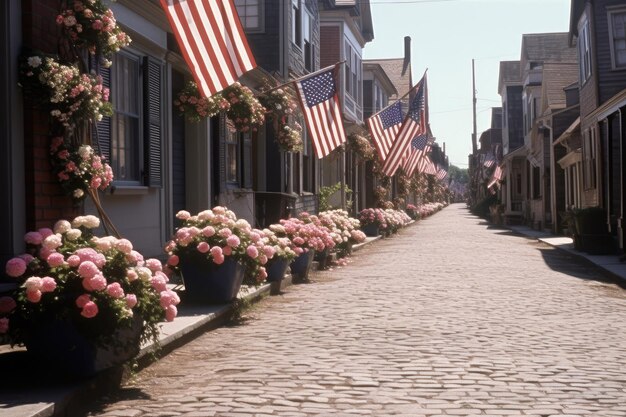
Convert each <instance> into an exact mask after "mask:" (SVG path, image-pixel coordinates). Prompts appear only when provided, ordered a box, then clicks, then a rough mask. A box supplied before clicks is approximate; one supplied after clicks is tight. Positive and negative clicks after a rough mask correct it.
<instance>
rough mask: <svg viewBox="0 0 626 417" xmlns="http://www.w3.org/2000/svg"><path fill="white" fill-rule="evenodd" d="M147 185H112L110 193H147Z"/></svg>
mask: <svg viewBox="0 0 626 417" xmlns="http://www.w3.org/2000/svg"><path fill="white" fill-rule="evenodd" d="M149 190H150V188H149V187H146V186H145V185H113V186H111V191H110V193H111V195H145V194H148V191H149Z"/></svg>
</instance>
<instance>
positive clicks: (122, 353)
mask: <svg viewBox="0 0 626 417" xmlns="http://www.w3.org/2000/svg"><path fill="white" fill-rule="evenodd" d="M99 225H100V221H99V219H98V218H97V217H95V216H79V217H76V218H75V219H74V220H73V221H72V222H69V221H66V220H60V221H58V222H57V223H56V224H55V225H54V228H53V229H47V228H44V229H39V230H38V231H33V232H29V233H27V234H26V235H25V241H26V244H27V248H28V251H27V253H25V254H23V255H20V256H18V257H15V258H13V259H10V260H9V261H8V262H7V264H6V274H7V275H8V276H9V277H11V278H12V279H14V280H15V281H16V283H17V284H19V287H18V289H17V290H16V291H15V292H14V294H13V296H10V297H6V298H4V299H3V300H2V301H1V302H0V304H2V305H3V306H4V307H2V308H0V315H3V316H4V317H2V318H0V322H2V324H0V333H5V334H8V337H9V340H10V341H11V343H12V344H19V345H25V346H26V348H27V350H28V351H29V352H30V353H31V354H32V355H33V357H34V358H35V359H36V360H37V361H40V362H41V363H42V364H43V365H44V366H52V367H54V368H55V369H59V370H62V371H63V372H64V373H70V374H73V375H75V376H81V377H82V376H91V375H93V374H95V373H96V372H99V371H100V370H102V369H106V368H108V367H111V366H114V365H118V364H119V363H122V362H124V361H125V360H128V359H131V358H132V357H134V356H135V355H136V354H137V353H138V352H139V345H140V342H141V341H147V340H152V341H154V342H155V343H156V342H157V341H158V334H159V329H158V323H159V322H160V321H163V320H168V321H171V320H173V319H174V317H175V316H176V314H177V308H176V305H177V304H178V302H179V301H180V300H179V297H178V295H177V294H176V293H175V292H173V291H171V290H169V289H168V288H167V286H166V284H167V282H168V277H167V275H166V274H165V273H164V272H163V268H162V265H161V262H160V261H159V260H157V259H145V260H144V258H143V256H142V255H141V254H140V253H138V252H137V251H135V250H134V249H133V245H132V243H131V242H130V241H128V240H126V239H118V238H115V237H113V236H104V237H98V236H96V235H95V234H94V230H95V229H96V228H98V227H99Z"/></svg>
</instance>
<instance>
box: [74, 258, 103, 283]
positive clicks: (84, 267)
mask: <svg viewBox="0 0 626 417" xmlns="http://www.w3.org/2000/svg"><path fill="white" fill-rule="evenodd" d="M98 273H100V270H99V269H98V267H97V266H96V264H94V263H93V262H91V261H84V262H83V263H81V264H80V265H79V266H78V274H79V275H80V276H81V277H83V278H87V279H89V278H93V277H94V276H95V275H96V274H98Z"/></svg>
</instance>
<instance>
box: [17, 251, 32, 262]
mask: <svg viewBox="0 0 626 417" xmlns="http://www.w3.org/2000/svg"><path fill="white" fill-rule="evenodd" d="M18 258H20V259H21V260H23V261H24V262H26V265H28V264H29V263H31V261H32V260H33V259H35V257H34V256H33V255H31V254H29V253H23V254H21V255H19V256H18Z"/></svg>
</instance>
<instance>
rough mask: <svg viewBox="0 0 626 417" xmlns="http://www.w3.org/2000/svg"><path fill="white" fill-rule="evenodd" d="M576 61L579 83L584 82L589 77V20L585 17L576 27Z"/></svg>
mask: <svg viewBox="0 0 626 417" xmlns="http://www.w3.org/2000/svg"><path fill="white" fill-rule="evenodd" d="M578 62H579V69H580V84H581V85H582V84H584V83H585V82H586V81H587V80H588V79H589V77H591V35H590V33H589V20H587V19H585V20H584V21H583V22H582V23H581V25H580V26H579V29H578Z"/></svg>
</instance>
